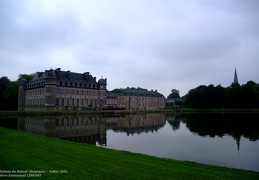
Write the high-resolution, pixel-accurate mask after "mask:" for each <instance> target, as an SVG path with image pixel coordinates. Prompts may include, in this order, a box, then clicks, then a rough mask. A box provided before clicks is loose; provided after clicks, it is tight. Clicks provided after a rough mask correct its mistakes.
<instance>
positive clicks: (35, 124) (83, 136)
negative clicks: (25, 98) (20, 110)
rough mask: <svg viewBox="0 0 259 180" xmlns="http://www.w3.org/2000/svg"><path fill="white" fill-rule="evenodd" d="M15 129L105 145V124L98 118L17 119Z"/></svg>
mask: <svg viewBox="0 0 259 180" xmlns="http://www.w3.org/2000/svg"><path fill="white" fill-rule="evenodd" d="M17 129H18V130H22V131H25V132H30V133H34V134H38V135H43V136H47V137H57V138H60V139H64V140H69V141H75V142H83V143H89V144H94V145H95V144H96V142H98V144H99V145H102V146H103V145H106V144H107V139H106V123H105V121H104V120H103V119H102V117H100V116H92V117H90V116H78V117H53V118H41V117H19V118H18V124H17Z"/></svg>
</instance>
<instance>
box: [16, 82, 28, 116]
mask: <svg viewBox="0 0 259 180" xmlns="http://www.w3.org/2000/svg"><path fill="white" fill-rule="evenodd" d="M26 85H27V80H26V79H22V80H20V82H19V90H18V110H19V111H20V110H22V111H24V110H25V89H26Z"/></svg>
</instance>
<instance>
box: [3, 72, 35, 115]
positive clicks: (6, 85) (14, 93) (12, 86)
mask: <svg viewBox="0 0 259 180" xmlns="http://www.w3.org/2000/svg"><path fill="white" fill-rule="evenodd" d="M35 74H36V73H33V74H20V75H19V77H18V79H17V80H16V81H10V80H9V79H8V77H5V76H3V77H1V78H0V110H17V107H18V84H19V81H20V80H21V79H26V80H27V81H28V82H29V81H31V80H32V78H33V77H34V75H35Z"/></svg>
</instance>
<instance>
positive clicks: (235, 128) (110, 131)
mask: <svg viewBox="0 0 259 180" xmlns="http://www.w3.org/2000/svg"><path fill="white" fill-rule="evenodd" d="M0 126H4V127H9V128H12V129H18V130H22V131H26V132H32V133H36V134H40V135H45V136H49V137H59V138H62V139H66V140H70V141H76V142H81V143H90V144H94V145H97V146H104V147H107V148H112V149H120V150H127V151H131V152H137V153H143V154H149V155H154V156H158V157H167V158H173V159H178V160H188V161H195V162H199V163H205V164H213V165H220V166H227V167H235V168H242V169H248V170H254V171H259V153H258V152H259V140H258V139H259V115H258V114H253V115H248V114H225V115H223V114H214V115H211V114H164V113H158V114H140V115H117V116H108V117H103V116H77V117H53V118H47V119H46V118H38V117H22V118H18V119H9V120H1V124H0Z"/></svg>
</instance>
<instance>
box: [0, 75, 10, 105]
mask: <svg viewBox="0 0 259 180" xmlns="http://www.w3.org/2000/svg"><path fill="white" fill-rule="evenodd" d="M9 82H10V79H8V77H6V76H3V77H1V78H0V109H3V108H4V107H3V102H4V94H3V93H4V91H5V90H6V87H7V85H8V83H9Z"/></svg>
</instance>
